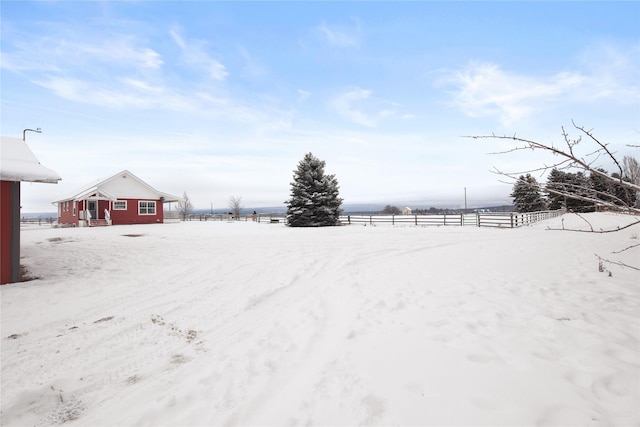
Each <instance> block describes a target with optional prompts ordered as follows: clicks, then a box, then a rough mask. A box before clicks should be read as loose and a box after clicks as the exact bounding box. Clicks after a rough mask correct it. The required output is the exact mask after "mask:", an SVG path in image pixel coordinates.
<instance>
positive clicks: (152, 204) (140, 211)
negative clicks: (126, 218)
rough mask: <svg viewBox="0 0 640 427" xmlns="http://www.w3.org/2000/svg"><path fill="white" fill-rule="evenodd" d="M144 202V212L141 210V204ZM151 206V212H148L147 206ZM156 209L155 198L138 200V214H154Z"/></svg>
mask: <svg viewBox="0 0 640 427" xmlns="http://www.w3.org/2000/svg"><path fill="white" fill-rule="evenodd" d="M143 204H145V207H144V212H142V210H143V207H142V205H143ZM151 206H153V212H151V213H149V208H150V207H151ZM156 212H157V210H156V201H155V200H138V215H155V214H156Z"/></svg>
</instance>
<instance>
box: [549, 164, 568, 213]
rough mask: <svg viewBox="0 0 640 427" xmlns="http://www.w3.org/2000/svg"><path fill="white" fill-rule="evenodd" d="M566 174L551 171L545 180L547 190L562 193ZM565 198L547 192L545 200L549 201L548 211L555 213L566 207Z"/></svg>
mask: <svg viewBox="0 0 640 427" xmlns="http://www.w3.org/2000/svg"><path fill="white" fill-rule="evenodd" d="M566 175H567V174H566V172H562V171H560V170H558V169H553V170H552V171H551V173H549V177H548V178H547V189H548V190H556V191H564V183H565V182H566V181H567V176H566ZM565 199H566V197H564V196H563V195H560V194H557V193H554V192H551V191H547V200H548V201H549V209H551V210H553V211H555V210H558V209H562V208H564V207H566V202H565Z"/></svg>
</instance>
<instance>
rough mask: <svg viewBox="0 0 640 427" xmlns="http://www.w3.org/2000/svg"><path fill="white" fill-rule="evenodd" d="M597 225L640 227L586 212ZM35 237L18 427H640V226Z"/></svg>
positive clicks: (12, 382)
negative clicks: (601, 264)
mask: <svg viewBox="0 0 640 427" xmlns="http://www.w3.org/2000/svg"><path fill="white" fill-rule="evenodd" d="M585 218H587V219H588V220H589V221H590V222H591V224H592V225H593V226H594V227H596V228H600V227H604V226H609V227H616V226H618V225H625V224H628V223H629V222H631V221H633V217H627V216H617V215H611V214H591V215H586V216H585ZM563 220H564V225H565V227H568V226H579V227H586V228H588V227H589V226H588V225H586V223H585V222H584V221H583V220H581V219H580V218H578V217H576V216H569V215H565V216H564V217H563V218H558V219H556V220H551V221H547V222H544V223H539V224H536V225H535V226H532V227H526V228H521V229H513V230H511V229H509V230H505V229H479V228H474V227H466V228H459V227H451V228H409V227H407V228H392V227H363V226H345V227H333V228H322V229H304V228H303V229H300V228H286V227H283V226H280V225H265V224H256V223H250V222H249V223H220V222H189V223H181V224H172V225H139V226H114V227H105V228H81V229H69V228H66V229H50V228H34V229H25V230H23V233H22V254H23V256H24V259H23V260H22V261H23V264H25V265H26V266H27V267H28V269H29V271H30V274H31V275H32V276H35V277H39V279H38V280H33V281H30V282H25V283H19V284H11V285H6V286H2V287H0V296H1V298H2V301H1V308H2V318H1V320H2V336H1V337H0V338H1V341H0V342H1V344H2V420H1V423H2V425H6V426H18V425H49V424H56V423H61V422H65V425H70V426H72V425H86V426H100V425H105V426H106V425H118V426H126V425H136V426H160V425H172V426H176V425H181V426H196V425H278V426H282V425H292V426H295V425H487V426H489V425H491V426H493V425H518V426H526V425H541V426H547V425H548V426H551V425H580V426H616V425H617V426H629V425H638V423H639V422H640V414H639V410H638V405H637V403H638V401H639V399H640V391H639V390H640V375H639V372H640V361H639V357H640V341H639V335H638V331H639V328H640V292H639V283H640V274H639V272H638V271H636V270H633V269H630V268H623V267H620V266H616V265H611V264H607V268H608V269H609V270H610V271H611V276H609V275H608V273H607V272H606V271H603V272H601V271H599V268H598V259H597V257H596V256H595V255H594V254H596V253H597V254H598V255H600V256H601V257H602V258H607V259H611V260H616V261H618V262H622V263H626V264H633V265H635V266H638V264H639V262H638V260H639V257H638V248H635V249H630V250H626V251H623V252H621V253H619V254H613V253H612V252H613V251H619V250H621V249H624V248H626V247H628V246H631V245H633V244H637V243H639V240H638V233H639V232H640V229H639V227H638V226H635V227H631V228H628V229H625V230H622V231H619V232H616V233H607V234H593V233H578V232H568V231H549V230H546V228H547V227H549V226H552V227H560V226H561V225H562V221H563Z"/></svg>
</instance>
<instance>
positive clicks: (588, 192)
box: [546, 169, 595, 212]
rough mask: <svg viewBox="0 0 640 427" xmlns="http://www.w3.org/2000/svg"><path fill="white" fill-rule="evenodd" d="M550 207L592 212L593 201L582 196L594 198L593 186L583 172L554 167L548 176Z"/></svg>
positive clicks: (593, 207) (593, 208)
mask: <svg viewBox="0 0 640 427" xmlns="http://www.w3.org/2000/svg"><path fill="white" fill-rule="evenodd" d="M546 188H547V198H548V199H549V209H552V210H555V209H560V208H565V209H567V210H568V211H570V212H592V211H594V210H595V205H594V203H593V202H590V201H587V200H582V199H581V197H590V198H593V186H592V183H591V182H590V179H589V178H588V177H586V176H585V175H584V173H582V172H577V173H570V172H563V171H560V170H558V169H553V170H552V171H551V173H550V174H549V177H548V178H547V186H546ZM549 190H552V191H549Z"/></svg>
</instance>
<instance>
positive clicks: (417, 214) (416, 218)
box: [416, 214, 418, 225]
mask: <svg viewBox="0 0 640 427" xmlns="http://www.w3.org/2000/svg"><path fill="white" fill-rule="evenodd" d="M416 225H418V214H416Z"/></svg>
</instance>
